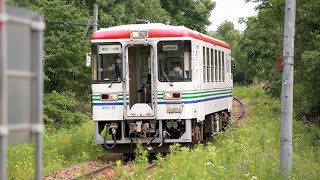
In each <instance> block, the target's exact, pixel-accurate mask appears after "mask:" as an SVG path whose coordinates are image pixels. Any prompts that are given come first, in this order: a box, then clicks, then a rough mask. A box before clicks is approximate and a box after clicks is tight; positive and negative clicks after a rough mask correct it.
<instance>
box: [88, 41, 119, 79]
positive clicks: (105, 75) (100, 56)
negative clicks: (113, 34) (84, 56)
mask: <svg viewBox="0 0 320 180" xmlns="http://www.w3.org/2000/svg"><path fill="white" fill-rule="evenodd" d="M95 52H96V53H95V54H96V55H95V58H94V64H93V73H92V74H93V80H94V81H96V82H97V83H104V82H105V83H110V82H113V83H118V82H121V81H122V78H123V76H122V58H121V57H122V55H121V45H120V44H104V45H97V46H96V47H95Z"/></svg>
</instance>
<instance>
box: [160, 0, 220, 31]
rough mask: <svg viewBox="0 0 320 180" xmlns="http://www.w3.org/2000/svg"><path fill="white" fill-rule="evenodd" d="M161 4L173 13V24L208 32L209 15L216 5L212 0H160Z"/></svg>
mask: <svg viewBox="0 0 320 180" xmlns="http://www.w3.org/2000/svg"><path fill="white" fill-rule="evenodd" d="M160 2H161V6H162V7H163V8H164V9H165V10H166V11H167V12H169V14H170V15H171V19H170V21H171V23H172V24H173V25H183V26H186V27H188V28H191V29H194V30H197V31H199V32H202V33H206V29H205V28H206V26H208V25H210V24H211V22H210V21H209V17H210V14H211V11H212V10H213V9H214V7H215V3H214V2H213V1H211V0H175V1H172V0H160Z"/></svg>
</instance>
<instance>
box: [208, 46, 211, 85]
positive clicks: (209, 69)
mask: <svg viewBox="0 0 320 180" xmlns="http://www.w3.org/2000/svg"><path fill="white" fill-rule="evenodd" d="M210 77H211V65H210V51H209V48H207V82H210Z"/></svg>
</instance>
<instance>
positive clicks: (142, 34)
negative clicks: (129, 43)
mask: <svg viewBox="0 0 320 180" xmlns="http://www.w3.org/2000/svg"><path fill="white" fill-rule="evenodd" d="M130 38H131V40H132V39H148V31H131V32H130Z"/></svg>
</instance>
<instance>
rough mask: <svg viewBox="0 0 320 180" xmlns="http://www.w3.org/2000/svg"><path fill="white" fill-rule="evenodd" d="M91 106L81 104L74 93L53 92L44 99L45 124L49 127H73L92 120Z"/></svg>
mask: <svg viewBox="0 0 320 180" xmlns="http://www.w3.org/2000/svg"><path fill="white" fill-rule="evenodd" d="M89 107H90V104H88V103H87V104H85V103H81V102H79V101H78V100H77V99H76V97H75V94H74V93H71V92H63V93H58V92H56V91H52V92H51V93H48V94H46V95H45V97H44V122H45V124H46V125H47V127H50V128H57V127H59V128H61V127H71V126H75V125H78V124H81V123H83V122H85V121H86V120H88V119H90V114H89V112H88V109H89Z"/></svg>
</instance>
